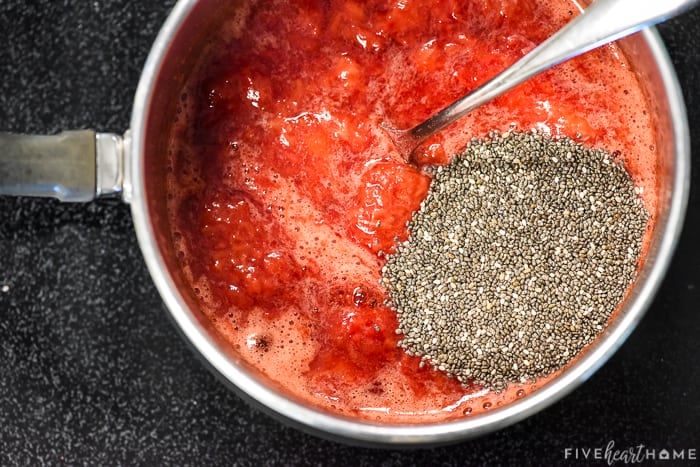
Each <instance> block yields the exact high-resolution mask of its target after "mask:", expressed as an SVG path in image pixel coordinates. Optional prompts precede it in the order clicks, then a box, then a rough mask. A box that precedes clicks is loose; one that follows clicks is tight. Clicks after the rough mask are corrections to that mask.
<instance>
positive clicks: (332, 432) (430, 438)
mask: <svg viewBox="0 0 700 467" xmlns="http://www.w3.org/2000/svg"><path fill="white" fill-rule="evenodd" d="M235 10H236V2H232V1H230V0H199V1H197V0H181V1H180V2H179V3H178V4H177V5H176V6H175V8H174V10H173V11H172V13H171V15H170V17H169V18H168V20H167V22H166V24H165V26H164V27H163V29H162V30H161V32H160V34H159V36H158V38H157V40H156V42H155V43H154V45H153V49H152V51H151V54H150V56H149V58H148V61H147V63H146V66H145V69H144V72H143V75H142V79H141V82H140V84H139V88H138V92H137V95H136V99H135V104H134V113H133V119H132V122H131V130H132V138H133V145H132V153H131V154H130V157H129V161H130V164H131V167H130V176H131V185H132V186H131V189H132V196H131V203H132V211H133V217H134V223H135V226H136V231H137V234H138V238H139V242H140V245H141V248H142V250H143V253H144V256H145V259H146V262H147V264H148V268H149V270H150V273H151V275H152V277H153V279H154V281H155V283H156V286H157V288H158V290H159V291H160V294H161V295H162V297H163V300H164V301H165V303H166V305H167V307H168V309H169V311H170V315H171V317H172V318H173V319H174V321H175V323H176V326H177V327H178V328H179V330H180V331H181V332H182V334H183V335H184V337H185V339H186V340H187V341H188V342H189V343H190V344H191V345H192V347H193V348H194V349H195V351H196V352H197V353H198V354H199V355H200V356H201V357H202V359H203V361H204V362H205V363H206V364H207V365H208V366H210V367H211V368H212V370H213V371H214V372H215V373H216V374H218V375H219V376H220V377H221V378H222V380H223V381H224V382H226V383H227V384H228V385H229V386H230V387H232V388H233V389H234V390H236V391H237V392H238V393H239V394H240V395H241V396H243V397H244V398H246V399H248V400H249V401H252V402H254V403H255V404H256V405H258V406H259V407H261V408H262V409H264V410H265V411H267V412H269V413H271V414H273V415H275V416H277V417H278V418H281V419H284V420H285V421H287V422H289V423H291V424H293V425H296V426H298V427H300V428H303V429H305V430H306V431H311V432H314V433H316V434H319V435H321V436H324V437H329V438H334V439H340V440H345V441H351V442H354V443H362V444H384V445H419V444H441V443H448V442H452V441H456V440H461V439H465V438H469V437H473V436H476V435H479V434H482V433H485V432H488V431H492V430H495V429H498V428H501V427H504V426H506V425H509V424H511V423H514V422H516V421H518V420H521V419H523V418H525V417H527V416H528V415H531V414H533V413H535V412H537V411H539V410H541V409H542V408H544V407H546V406H547V405H549V404H551V403H553V402H554V401H556V400H558V399H559V398H561V397H562V396H564V395H565V394H567V393H568V392H569V391H571V390H572V389H574V388H575V387H576V386H577V385H578V384H580V383H581V382H582V381H584V380H585V379H586V378H588V377H589V376H590V375H591V374H592V373H593V372H594V371H595V370H596V369H597V368H598V367H599V366H600V365H602V364H603V363H604V362H605V361H606V360H607V359H608V358H609V357H610V356H611V354H612V353H613V352H614V351H615V350H616V349H617V348H618V347H619V346H620V345H621V344H622V342H623V341H624V340H625V338H626V337H627V336H628V335H629V333H630V332H631V331H632V329H633V328H634V327H635V325H636V324H637V322H638V321H639V320H640V318H641V316H642V315H643V313H644V311H645V310H646V308H647V307H648V305H649V304H650V302H651V300H652V298H653V295H654V293H655V292H656V290H657V288H658V286H659V284H660V281H661V279H662V276H663V274H664V272H665V270H666V268H667V266H668V264H669V262H670V259H671V256H672V251H673V248H674V246H675V243H676V240H677V237H678V235H679V232H680V229H681V224H682V219H683V215H684V212H685V203H686V199H687V190H688V183H689V173H690V170H689V142H688V128H687V121H686V117H685V110H684V105H683V100H682V95H681V93H680V90H679V87H678V83H677V80H676V77H675V74H674V71H673V68H672V66H671V64H670V62H669V59H668V57H667V55H666V52H665V49H664V47H663V45H662V43H661V40H660V38H659V36H658V34H657V33H656V32H655V31H654V30H647V31H645V32H643V33H642V34H639V35H636V36H633V37H630V38H628V39H626V40H625V41H624V42H623V44H622V49H623V51H624V52H625V54H626V55H628V58H629V60H630V62H631V64H632V66H633V68H634V69H635V70H636V72H637V73H638V76H639V82H640V83H641V85H642V86H643V87H644V90H645V92H646V94H647V96H648V98H649V100H650V102H651V106H652V109H653V119H654V124H655V129H656V144H657V146H658V149H659V151H658V154H659V159H658V161H656V164H657V168H658V170H657V173H658V180H657V183H658V188H659V200H658V203H657V211H656V212H654V213H652V215H653V216H654V218H655V219H656V222H655V227H654V232H653V234H652V239H651V243H650V246H649V249H648V252H647V254H646V258H645V261H644V263H643V267H642V269H641V271H640V273H639V276H638V278H637V280H636V282H635V284H634V285H633V288H632V290H631V292H630V293H629V294H628V296H627V299H626V300H625V302H624V303H623V305H622V307H621V309H620V310H619V312H618V313H617V314H616V315H615V317H614V319H613V320H612V322H611V323H610V325H609V326H608V327H607V329H606V330H605V331H604V333H603V334H602V335H601V336H600V337H599V338H598V339H597V341H596V342H595V343H594V344H593V345H591V346H590V347H589V348H588V349H587V351H586V352H585V354H584V355H583V356H582V357H581V358H579V359H578V360H577V361H576V363H575V364H574V365H572V366H570V367H569V368H568V369H567V370H566V371H564V372H563V373H562V374H561V375H560V376H558V377H557V378H555V379H553V380H552V381H551V382H550V383H549V384H547V385H545V386H544V387H542V388H541V389H539V390H538V391H536V392H534V393H532V394H530V395H528V396H527V397H525V398H523V399H520V400H518V401H516V402H513V403H511V404H510V405H508V406H505V407H501V408H499V409H496V410H493V411H491V412H489V413H486V414H483V415H477V416H474V417H470V418H469V419H465V420H461V421H453V422H445V423H437V424H425V425H392V424H378V423H372V422H369V421H364V420H359V419H352V418H346V417H341V416H337V415H331V414H328V413H326V412H323V411H321V410H318V409H315V408H314V407H311V406H309V405H308V404H306V403H304V402H302V401H299V400H296V399H295V398H294V397H292V396H291V395H290V394H288V393H287V392H286V391H285V389H284V387H281V386H280V385H279V384H276V383H274V382H272V381H270V380H269V379H267V378H265V377H264V376H263V375H261V374H260V373H259V372H257V371H256V370H255V369H253V368H251V367H249V366H248V365H247V364H246V363H245V362H243V361H242V360H241V359H240V358H239V357H238V356H237V354H236V353H235V352H234V351H233V350H232V349H231V347H230V345H228V344H227V343H226V342H225V341H224V340H223V339H222V338H221V337H220V336H219V335H218V333H217V331H216V330H215V329H214V328H213V326H212V325H211V324H210V322H209V320H208V319H207V318H206V317H205V316H204V314H203V313H201V312H200V311H199V309H198V305H197V301H196V300H195V298H194V296H193V295H192V294H191V293H190V288H189V287H188V285H187V284H186V283H185V280H184V279H183V277H182V275H181V273H180V271H179V267H178V264H177V259H176V252H175V250H174V248H173V245H172V242H171V239H170V228H169V226H168V216H167V212H166V190H165V179H166V177H165V173H166V169H167V146H168V135H169V130H170V126H171V124H172V121H173V115H174V112H175V106H176V103H177V101H178V99H179V98H180V93H181V89H182V87H183V84H184V81H185V79H186V77H187V76H188V72H189V71H190V70H191V69H192V66H193V64H194V62H195V60H196V59H197V58H198V56H199V54H200V53H201V50H202V49H203V47H204V44H205V43H206V42H207V40H208V39H209V37H210V31H212V30H214V29H216V26H217V24H219V22H220V21H221V19H222V18H225V17H226V16H227V15H230V14H235Z"/></svg>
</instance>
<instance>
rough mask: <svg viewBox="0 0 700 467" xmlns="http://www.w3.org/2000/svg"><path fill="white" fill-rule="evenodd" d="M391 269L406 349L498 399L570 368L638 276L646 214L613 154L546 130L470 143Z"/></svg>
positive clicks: (438, 175) (438, 177)
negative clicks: (508, 389) (515, 385)
mask: <svg viewBox="0 0 700 467" xmlns="http://www.w3.org/2000/svg"><path fill="white" fill-rule="evenodd" d="M431 171H432V172H433V174H434V176H435V178H434V180H433V182H432V185H431V187H430V191H429V193H428V195H427V197H426V199H425V200H424V201H423V202H422V204H421V208H420V210H419V211H417V212H416V213H414V215H413V218H412V220H411V221H410V222H409V224H408V227H409V232H410V237H409V239H408V240H407V241H406V242H404V243H402V244H400V245H398V248H397V251H396V253H395V254H393V255H391V256H389V257H388V260H387V264H386V266H385V267H384V269H383V271H382V283H383V284H384V286H385V287H386V288H387V290H388V292H389V296H390V304H391V306H392V307H393V309H394V310H395V311H396V313H397V316H398V321H399V328H398V329H397V331H396V332H397V333H398V334H403V338H402V339H401V341H400V342H399V345H400V346H401V347H402V348H404V349H405V351H406V352H407V353H408V354H410V355H415V356H421V357H422V361H421V364H426V363H428V364H430V365H433V367H434V368H436V369H439V370H442V371H444V372H446V373H447V374H448V375H450V376H453V377H456V378H458V379H459V380H460V381H462V382H463V383H465V384H476V385H480V386H484V387H486V388H489V389H492V390H496V391H500V390H502V389H503V388H505V386H506V385H507V384H508V383H511V382H525V381H528V380H531V379H534V378H536V377H539V376H546V375H548V374H550V373H552V372H553V371H556V370H558V369H560V368H562V367H563V366H564V365H565V364H566V363H568V362H569V361H570V360H571V359H572V358H573V357H574V356H576V354H577V353H578V352H580V351H581V349H583V347H584V346H586V345H587V344H589V343H590V342H592V341H593V339H594V338H595V337H596V336H597V335H598V334H599V333H600V332H601V330H602V329H603V328H604V327H605V325H606V322H607V320H608V318H609V317H610V315H611V313H612V312H613V311H615V309H616V308H617V306H618V304H619V303H620V302H621V300H622V298H623V296H624V294H625V292H626V290H627V288H628V286H629V285H630V284H631V283H632V281H633V280H634V278H635V275H636V271H637V264H638V260H639V254H640V249H641V245H642V238H643V236H644V232H645V229H646V226H647V219H648V214H647V212H646V211H645V209H644V206H643V203H642V201H641V200H640V199H639V197H638V196H637V193H636V192H635V187H634V185H633V183H632V180H631V179H630V176H629V174H628V173H627V172H626V171H625V170H624V168H623V167H622V166H621V165H619V164H618V163H616V162H614V161H613V159H612V158H611V156H610V155H609V154H607V153H606V152H604V151H602V150H596V149H591V148H587V147H584V146H583V145H581V144H577V143H575V142H573V141H572V140H570V139H567V138H561V139H552V138H549V137H547V136H544V135H541V134H537V133H506V134H502V135H501V134H498V133H493V134H491V135H490V137H489V138H488V139H484V140H476V139H475V140H472V141H471V142H470V143H469V145H468V146H467V148H466V150H465V152H464V153H463V154H460V155H457V156H455V158H454V159H453V161H452V162H451V163H450V164H449V165H447V166H445V167H437V168H431Z"/></svg>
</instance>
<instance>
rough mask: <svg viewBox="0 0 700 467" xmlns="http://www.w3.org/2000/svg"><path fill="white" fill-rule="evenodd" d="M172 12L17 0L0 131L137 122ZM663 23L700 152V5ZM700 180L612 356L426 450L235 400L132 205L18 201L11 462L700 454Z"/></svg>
mask: <svg viewBox="0 0 700 467" xmlns="http://www.w3.org/2000/svg"><path fill="white" fill-rule="evenodd" d="M172 4H173V1H172V0H167V1H160V2H154V1H143V2H142V1H127V0H113V1H105V0H93V1H89V2H88V1H84V0H63V1H53V0H1V1H0V129H2V130H11V131H18V132H38V133H54V132H57V131H59V130H60V129H75V128H95V129H97V130H112V131H119V132H121V131H123V130H124V129H126V128H127V126H128V122H129V117H130V106H131V101H132V97H133V93H134V90H135V88H136V85H137V82H138V78H139V74H140V69H141V66H142V64H143V62H144V60H145V57H146V54H147V52H148V49H149V46H150V43H151V41H152V40H153V38H154V37H155V35H156V33H157V30H158V28H159V27H160V25H161V23H162V21H163V20H164V19H165V17H166V16H167V14H168V11H169V9H170V8H171V6H172ZM660 29H661V32H662V35H663V37H664V39H665V41H666V43H667V45H668V48H669V51H670V54H671V57H672V59H673V62H674V64H675V65H676V67H677V72H678V75H679V78H680V82H681V85H682V87H683V90H684V92H685V96H686V99H687V104H688V113H689V120H690V125H691V129H692V130H691V131H692V142H693V146H694V147H696V148H700V108H698V107H696V106H697V105H700V52H699V50H700V11H697V12H694V13H691V14H689V15H687V16H685V17H683V18H680V19H677V20H674V21H671V22H670V23H668V24H666V25H663V26H662V27H661V28H660ZM695 152H696V154H697V151H695ZM695 159H696V160H697V157H695ZM693 181H694V185H693V188H692V193H691V199H690V205H689V210H688V217H687V222H686V225H685V230H684V233H683V236H682V239H681V242H680V245H679V248H678V253H677V254H676V256H675V259H674V261H673V264H672V266H671V269H670V271H669V273H668V274H667V277H666V279H665V281H664V284H663V286H662V288H661V290H660V292H659V293H658V295H657V297H656V300H655V302H654V304H653V306H652V307H651V308H650V310H649V312H648V314H647V315H646V317H645V318H644V320H643V322H642V323H641V325H640V326H639V327H638V329H637V330H636V331H635V332H634V333H633V335H632V336H631V337H630V338H629V340H628V341H627V343H626V344H625V345H624V346H623V347H622V349H621V350H620V351H619V352H618V353H617V354H616V355H615V356H614V357H613V358H612V359H611V360H610V361H609V363H607V364H606V365H605V366H604V367H603V368H602V369H601V370H600V371H599V372H598V373H597V374H596V375H594V376H593V377H592V378H591V379H590V380H589V381H588V382H587V383H586V384H584V385H583V386H582V387H580V388H579V389H577V390H576V391H575V392H574V393H572V394H571V395H569V396H567V397H566V398H565V399H564V400H562V401H560V402H558V403H556V404H555V405H553V406H552V407H550V408H549V409H547V410H545V411H543V412H541V413H539V414H538V415H535V416H533V417H531V418H529V419H528V420H526V421H524V422H521V423H519V424H517V425H514V426H512V427H510V428H507V429H504V430H502V431H500V432H497V433H494V434H491V435H488V436H484V437H482V438H479V439H476V440H472V441H468V442H464V443H461V444H457V445H454V446H449V447H442V448H437V449H432V450H418V451H411V452H406V451H390V450H372V449H361V448H353V447H348V446H344V445H340V444H336V443H333V442H329V441H324V440H320V439H317V438H314V437H312V436H309V435H306V434H304V433H301V432H299V431H297V430H294V429H291V428H287V427H285V426H282V425H281V424H279V423H278V422H277V421H275V420H273V419H271V418H269V417H268V416H266V415H263V414H261V413H259V412H258V411H256V410H254V409H251V408H250V407H248V406H247V405H246V404H245V403H243V402H242V401H241V400H240V399H239V398H238V397H236V396H235V395H234V394H232V393H231V392H229V391H228V390H227V389H226V388H225V387H224V386H223V385H222V384H220V383H219V382H218V381H217V380H216V379H215V378H214V377H213V376H212V375H210V374H209V373H208V372H207V370H205V369H204V368H203V367H202V365H201V364H200V363H199V361H198V360H197V359H196V358H195V356H194V355H193V354H192V352H191V351H190V350H189V349H188V347H187V346H186V345H185V344H184V343H183V341H182V340H181V339H180V338H179V336H178V335H177V333H176V331H175V329H174V328H173V326H172V325H171V323H170V321H169V320H168V319H167V318H166V314H165V310H164V308H163V306H162V304H161V301H160V298H159V296H158V294H157V292H156V290H155V288H154V286H153V285H152V282H151V280H150V278H149V276H148V273H147V271H146V268H145V266H144V263H143V260H142V258H141V254H140V251H139V249H138V245H137V243H136V238H135V235H134V232H133V228H132V224H131V219H130V215H129V210H128V208H127V206H125V205H121V204H118V203H105V202H101V203H91V204H88V205H67V204H65V205H62V204H59V203H57V202H54V201H51V200H35V199H13V198H2V197H0V465H41V464H59V465H60V464H69V465H75V464H87V465H101V464H110V465H111V464H129V465H131V464H140V465H158V464H175V465H367V466H370V465H371V466H375V465H382V466H395V465H466V464H486V463H488V464H521V465H522V464H536V465H553V464H560V463H563V462H564V449H565V448H567V447H572V448H576V447H579V448H592V447H600V446H603V447H604V446H605V445H606V444H607V443H608V442H609V441H611V440H613V441H614V442H615V443H616V445H617V446H619V447H627V446H633V445H634V446H636V445H638V444H644V445H646V446H649V447H652V448H656V449H659V450H660V449H662V448H675V449H686V450H687V449H691V448H693V449H697V450H698V451H700V364H699V363H698V359H699V357H698V355H699V354H700V309H699V308H700V307H699V306H698V298H699V296H698V292H699V289H700V247H699V246H698V234H699V232H698V229H699V228H700V200H699V199H698V181H700V178H699V174H698V169H697V164H696V167H694V168H693ZM698 456H700V452H698ZM669 465H670V463H669Z"/></svg>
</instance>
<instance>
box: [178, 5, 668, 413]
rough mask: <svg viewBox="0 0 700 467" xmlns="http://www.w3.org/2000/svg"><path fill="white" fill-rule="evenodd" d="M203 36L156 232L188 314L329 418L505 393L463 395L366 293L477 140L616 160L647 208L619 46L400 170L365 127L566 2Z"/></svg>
mask: <svg viewBox="0 0 700 467" xmlns="http://www.w3.org/2000/svg"><path fill="white" fill-rule="evenodd" d="M249 3H250V4H249V5H247V6H244V7H242V8H241V10H240V12H239V14H238V15H237V16H236V17H235V18H232V19H230V20H229V21H228V22H226V23H224V25H223V26H222V28H221V29H220V30H218V31H215V32H213V33H212V39H211V41H210V44H211V45H210V46H209V47H208V49H207V51H206V52H205V53H204V54H203V55H202V57H201V59H200V63H199V65H198V66H197V68H196V69H195V71H194V72H193V74H192V75H191V76H190V78H189V81H188V84H187V86H186V89H185V90H184V91H183V101H182V103H181V109H180V112H179V117H177V118H178V119H177V121H176V122H175V123H174V126H173V132H172V135H171V148H170V154H171V161H170V162H171V167H170V169H171V170H170V173H169V175H168V177H169V179H168V183H169V190H170V193H169V198H170V205H169V207H170V216H171V225H172V234H173V239H174V241H175V242H176V244H177V248H178V249H179V250H180V251H181V258H182V260H181V263H182V268H183V271H184V274H185V276H186V277H187V279H188V280H189V282H190V284H191V287H192V289H193V291H194V293H195V294H197V296H198V298H199V302H200V304H201V309H202V310H203V312H204V313H206V314H207V316H208V317H209V318H210V319H211V320H212V321H213V322H214V323H215V325H216V326H217V328H218V330H219V331H220V332H221V334H222V335H223V336H225V337H226V339H227V340H228V341H229V342H230V343H231V345H232V346H233V347H234V348H235V349H236V350H237V351H238V352H239V353H240V355H241V356H242V357H243V358H244V359H245V360H247V361H249V362H250V363H251V364H252V365H254V366H256V367H258V368H259V369H260V371H262V372H263V373H264V374H266V375H267V376H269V377H270V378H271V379H272V380H275V381H278V382H280V383H281V384H283V385H284V386H285V387H287V388H288V389H289V392H290V393H291V394H293V395H295V396H296V397H299V398H301V399H303V400H306V401H308V402H309V403H311V404H313V405H315V406H317V407H320V408H322V409H326V410H329V411H332V412H335V413H342V414H346V415H352V416H359V417H362V418H367V419H371V420H375V419H376V420H381V421H388V422H402V423H416V422H425V421H436V420H444V419H451V418H458V417H464V416H466V415H467V414H476V413H478V412H482V411H484V410H492V409H493V408H495V407H498V406H499V405H501V404H503V403H506V402H507V401H509V400H512V399H513V398H517V397H522V396H523V394H525V393H528V392H530V391H532V390H533V389H534V388H536V387H538V386H540V385H541V384H543V382H544V381H546V380H538V381H535V382H533V383H531V384H526V385H521V384H511V385H510V387H509V388H508V389H507V390H506V391H504V392H503V393H500V394H496V393H489V392H487V391H484V390H482V389H481V388H479V387H475V386H468V387H464V386H462V385H461V384H460V383H459V382H458V381H456V380H454V379H450V378H448V377H447V376H446V375H444V374H443V373H441V372H439V371H434V370H433V369H432V368H430V367H429V366H425V367H424V368H419V365H418V363H419V359H418V358H413V357H408V356H407V355H405V354H404V352H403V350H401V349H400V348H398V347H397V341H398V340H399V339H400V336H399V335H397V334H396V333H395V329H396V327H397V320H396V317H395V314H394V313H393V312H392V310H391V309H390V308H389V307H388V306H387V305H386V304H385V300H386V299H387V294H386V292H385V290H383V289H382V287H381V286H380V285H379V278H380V271H381V268H382V266H383V264H384V263H385V258H384V257H383V255H382V253H391V252H392V251H393V249H394V245H395V243H396V241H397V239H398V240H404V239H406V238H407V235H408V232H407V231H406V227H405V223H406V221H407V220H408V219H409V218H410V216H411V213H412V212H413V211H414V210H416V209H418V207H419V204H420V202H421V200H422V199H423V197H424V196H425V194H426V192H427V190H428V186H429V183H430V177H429V176H428V175H427V174H426V173H424V172H423V171H422V170H421V169H420V166H421V165H423V164H445V163H446V162H447V161H448V160H449V159H450V157H451V155H452V154H454V153H456V152H459V151H460V150H461V149H462V148H463V147H464V145H465V144H466V142H467V141H469V140H470V139H471V138H472V137H484V136H486V135H488V132H489V131H490V130H500V131H507V130H510V129H515V130H518V131H530V130H532V129H536V130H539V131H541V132H545V133H549V134H551V135H553V136H557V135H567V136H569V137H572V138H574V139H576V140H578V141H581V142H584V143H585V144H587V145H590V146H597V147H602V148H604V149H606V150H608V151H609V152H611V153H613V154H614V155H616V156H617V155H619V156H618V158H621V159H622V160H623V161H624V162H625V166H626V167H627V169H628V170H629V171H630V172H631V174H632V176H633V179H634V181H635V183H636V185H637V186H638V187H640V188H641V189H642V190H643V196H644V200H645V203H646V207H647V210H648V211H649V212H651V213H653V212H654V203H655V200H654V188H655V174H654V166H655V165H654V163H653V161H654V160H655V157H656V156H655V152H654V151H655V149H654V146H653V144H654V132H653V129H652V128H651V121H650V118H649V116H648V108H647V106H648V104H647V102H646V100H645V97H644V95H643V93H642V91H641V89H640V86H639V84H638V82H637V78H636V76H635V74H634V72H633V71H632V70H630V69H629V66H628V64H627V61H626V59H625V57H624V56H623V55H622V53H621V52H620V50H619V49H618V48H617V47H616V46H606V47H603V48H602V49H599V50H597V51H594V52H592V53H590V54H587V55H585V56H583V57H580V58H578V59H576V60H573V61H571V62H568V63H566V64H563V65H561V66H559V67H557V68H555V69H553V70H551V71H548V72H546V73H544V74H542V75H540V76H539V77H536V78H534V79H532V80H530V81H528V82H527V83H525V84H523V85H521V86H520V87H518V88H517V89H515V90H514V91H512V92H510V93H508V94H506V95H504V96H503V97H501V98H499V99H496V100H495V101H494V102H492V103H490V104H488V105H486V106H484V107H482V108H480V109H478V110H476V111H475V112H473V113H471V114H470V115H468V116H467V117H465V118H464V119H463V120H461V121H460V122H458V123H457V124H456V125H454V126H452V127H450V128H449V129H447V130H446V131H444V132H443V133H442V134H440V135H438V136H436V137H434V138H432V139H431V140H429V141H428V142H427V143H426V144H425V145H424V146H423V147H422V148H421V150H419V151H418V155H417V157H416V161H417V162H418V167H416V166H412V165H409V164H407V163H405V162H404V161H403V160H402V158H401V157H400V156H399V154H398V152H397V151H396V149H395V148H394V147H393V146H392V144H391V141H390V140H389V138H388V137H387V135H386V134H385V133H384V131H383V130H382V129H381V128H380V126H379V125H380V123H381V122H388V123H390V124H391V125H393V126H394V127H398V128H406V127H410V126H412V125H415V124H416V123H418V122H420V121H421V120H423V119H424V118H426V117H427V116H429V115H430V114H432V113H434V112H435V111H437V110H439V109H441V108H443V107H444V106H446V105H447V104H449V103H451V102H452V101H453V100H455V99H456V98H458V97H459V96H461V95H463V94H465V93H467V92H469V91H470V90H472V89H474V88H475V87H477V86H478V85H480V84H482V83H483V82H485V81H486V80H487V79H488V78H490V77H492V76H493V75H495V74H496V73H497V72H499V71H500V70H502V69H504V68H506V67H507V66H508V65H510V64H512V63H513V62H515V61H516V60H517V59H518V58H519V57H521V56H522V55H523V54H525V53H527V52H528V51H530V50H531V49H532V48H534V47H535V46H536V45H537V44H538V43H540V42H542V41H543V40H544V39H546V38H547V37H548V36H550V35H551V34H552V33H553V32H555V31H556V30H557V29H559V28H560V27H561V26H563V25H564V24H565V23H566V22H567V21H569V20H570V19H571V18H572V17H573V16H574V15H576V14H577V13H578V10H577V9H576V7H575V4H574V3H572V2H570V1H568V0H551V1H539V0H461V1H456V0H441V1H439V2H438V1H427V0H399V1H382V0H369V1H355V0H328V1H324V2H320V1H317V2H314V1H295V2H291V1H258V2H255V1H251V2H249Z"/></svg>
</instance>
